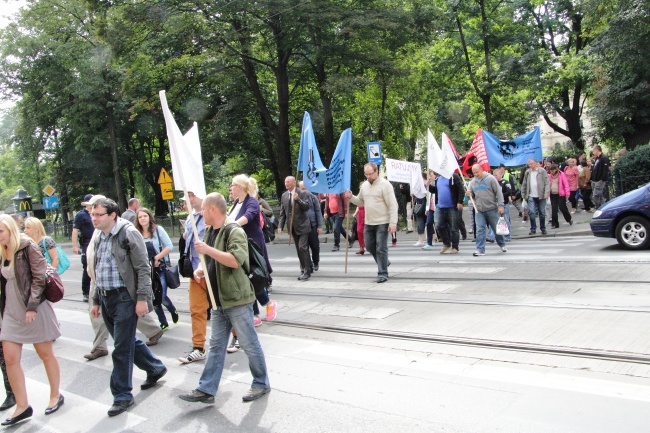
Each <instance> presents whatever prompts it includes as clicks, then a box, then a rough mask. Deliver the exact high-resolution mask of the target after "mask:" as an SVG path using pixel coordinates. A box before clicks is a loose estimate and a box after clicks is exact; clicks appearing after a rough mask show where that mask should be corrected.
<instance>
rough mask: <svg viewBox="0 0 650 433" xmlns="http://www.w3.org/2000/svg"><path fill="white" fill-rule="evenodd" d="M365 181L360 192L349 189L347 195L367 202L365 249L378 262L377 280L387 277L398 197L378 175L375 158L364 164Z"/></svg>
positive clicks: (354, 201) (395, 227)
mask: <svg viewBox="0 0 650 433" xmlns="http://www.w3.org/2000/svg"><path fill="white" fill-rule="evenodd" d="M363 174H364V176H365V177H366V181H365V182H364V183H363V184H362V185H361V189H360V190H359V195H358V196H353V195H352V191H347V192H346V193H345V194H346V197H347V198H348V199H349V200H350V201H351V202H352V203H353V204H355V205H357V206H364V208H365V211H366V215H365V218H366V221H365V226H364V233H363V236H364V239H365V242H366V249H367V250H368V252H370V254H372V257H373V258H374V259H375V262H376V263H377V268H378V269H377V279H376V280H375V282H377V283H385V282H386V281H388V264H389V261H388V233H395V232H396V231H397V199H396V198H395V191H394V190H393V186H392V185H391V184H390V182H388V181H387V180H386V179H384V178H382V177H380V176H379V168H378V167H377V164H375V163H374V162H369V163H367V164H366V165H364V166H363Z"/></svg>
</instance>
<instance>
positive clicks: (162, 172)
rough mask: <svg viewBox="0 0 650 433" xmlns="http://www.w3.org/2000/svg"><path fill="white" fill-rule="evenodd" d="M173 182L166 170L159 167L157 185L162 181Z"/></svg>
mask: <svg viewBox="0 0 650 433" xmlns="http://www.w3.org/2000/svg"><path fill="white" fill-rule="evenodd" d="M172 182H174V181H173V179H172V177H171V176H170V175H169V173H167V170H165V168H164V167H163V168H161V169H160V176H158V185H162V184H164V183H172Z"/></svg>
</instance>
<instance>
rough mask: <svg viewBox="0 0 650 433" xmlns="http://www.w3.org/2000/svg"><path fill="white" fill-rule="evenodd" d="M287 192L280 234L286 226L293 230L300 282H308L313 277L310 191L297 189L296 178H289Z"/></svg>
mask: <svg viewBox="0 0 650 433" xmlns="http://www.w3.org/2000/svg"><path fill="white" fill-rule="evenodd" d="M284 186H285V187H286V188H287V190H286V191H285V192H284V193H283V194H282V198H281V199H280V220H279V224H278V233H279V234H282V230H284V227H285V226H288V229H289V230H291V233H290V234H289V235H290V236H292V237H293V239H294V245H295V246H296V253H297V254H298V259H299V260H300V272H301V274H300V276H299V277H298V280H300V281H307V280H308V279H309V277H311V258H310V257H309V233H311V221H310V220H309V215H308V213H307V212H308V211H309V208H310V207H311V199H310V198H309V194H310V192H309V191H302V190H300V189H299V188H297V187H296V178H295V177H293V176H287V177H286V179H284Z"/></svg>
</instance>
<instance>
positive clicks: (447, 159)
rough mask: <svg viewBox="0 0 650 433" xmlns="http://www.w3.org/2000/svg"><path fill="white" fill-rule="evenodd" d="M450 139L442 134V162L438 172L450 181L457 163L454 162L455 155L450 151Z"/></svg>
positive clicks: (456, 168)
mask: <svg viewBox="0 0 650 433" xmlns="http://www.w3.org/2000/svg"><path fill="white" fill-rule="evenodd" d="M451 146H452V145H451V139H450V138H449V137H448V136H447V134H445V133H444V132H443V133H442V149H441V150H442V160H441V162H440V171H438V173H439V174H440V175H442V176H443V177H446V178H447V179H450V178H451V176H452V175H453V174H454V172H455V171H456V170H458V169H459V168H460V167H458V161H457V160H456V155H455V154H454V151H453V150H452V149H451Z"/></svg>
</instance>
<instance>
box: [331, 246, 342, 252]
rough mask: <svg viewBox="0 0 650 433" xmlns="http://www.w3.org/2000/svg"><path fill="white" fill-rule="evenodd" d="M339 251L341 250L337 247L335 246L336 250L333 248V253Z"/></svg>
mask: <svg viewBox="0 0 650 433" xmlns="http://www.w3.org/2000/svg"><path fill="white" fill-rule="evenodd" d="M339 250H340V248H339V247H338V246H337V245H334V248H332V252H334V251H339Z"/></svg>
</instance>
